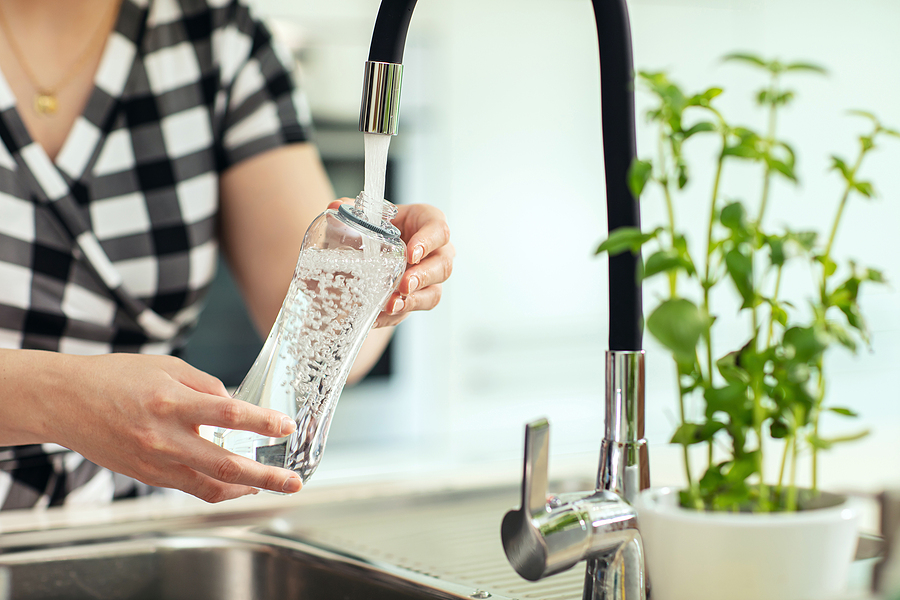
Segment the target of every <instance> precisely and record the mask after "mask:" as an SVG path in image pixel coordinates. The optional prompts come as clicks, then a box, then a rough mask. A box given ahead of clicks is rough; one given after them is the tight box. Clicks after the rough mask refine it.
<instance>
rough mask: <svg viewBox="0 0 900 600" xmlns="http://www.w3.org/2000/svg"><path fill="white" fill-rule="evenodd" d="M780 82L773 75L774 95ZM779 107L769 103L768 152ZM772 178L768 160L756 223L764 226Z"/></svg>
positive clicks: (773, 141) (772, 144)
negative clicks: (763, 221)
mask: <svg viewBox="0 0 900 600" xmlns="http://www.w3.org/2000/svg"><path fill="white" fill-rule="evenodd" d="M777 83H778V75H776V74H773V75H772V86H771V88H769V90H770V92H771V95H772V97H773V98H774V96H775V90H776V85H777ZM776 117H777V109H776V107H775V102H771V103H770V104H769V124H768V130H767V131H766V139H765V142H766V150H767V151H768V152H771V151H772V147H773V146H774V145H775V126H776V123H777V120H776ZM771 179H772V167H771V166H769V163H768V162H766V171H765V175H764V177H763V191H762V198H761V199H760V202H759V214H758V215H757V217H756V223H757V225H758V226H762V220H763V216H764V215H765V214H766V205H767V204H768V203H769V182H770V181H771Z"/></svg>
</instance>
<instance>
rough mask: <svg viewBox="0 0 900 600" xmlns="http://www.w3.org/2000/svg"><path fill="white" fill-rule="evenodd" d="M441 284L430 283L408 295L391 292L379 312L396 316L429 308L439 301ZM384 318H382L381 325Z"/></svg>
mask: <svg viewBox="0 0 900 600" xmlns="http://www.w3.org/2000/svg"><path fill="white" fill-rule="evenodd" d="M442 291H443V290H442V287H441V284H435V285H430V286H428V287H427V288H424V289H422V290H419V291H417V292H415V293H413V294H409V295H408V296H402V295H400V294H396V293H395V294H393V295H392V296H391V298H390V299H389V300H388V302H387V304H386V305H385V310H384V311H383V312H382V313H381V315H384V316H391V317H396V316H399V315H402V314H404V313H410V312H412V311H414V310H431V309H432V308H434V307H435V306H437V305H438V303H439V302H440V301H441V293H442ZM384 322H385V320H382V326H383V323H384Z"/></svg>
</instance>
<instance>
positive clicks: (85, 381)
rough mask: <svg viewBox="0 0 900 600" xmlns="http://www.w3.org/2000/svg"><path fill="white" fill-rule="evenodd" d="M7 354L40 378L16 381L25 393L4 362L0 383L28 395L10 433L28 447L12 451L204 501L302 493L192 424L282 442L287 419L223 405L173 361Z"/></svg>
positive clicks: (218, 388) (224, 397)
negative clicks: (83, 462) (69, 460)
mask: <svg viewBox="0 0 900 600" xmlns="http://www.w3.org/2000/svg"><path fill="white" fill-rule="evenodd" d="M14 353H15V355H16V357H15V358H16V359H21V360H25V361H26V362H28V363H29V364H27V365H22V366H24V367H25V368H24V373H25V374H30V375H31V376H32V377H35V376H36V377H40V379H31V378H30V377H26V378H24V381H26V382H30V385H29V383H25V386H28V388H27V389H26V388H25V386H23V385H22V382H23V379H22V378H15V379H18V382H17V381H14V380H11V379H10V378H9V376H10V375H11V374H12V373H11V372H10V370H9V367H11V366H12V367H14V365H11V364H10V362H9V361H6V362H5V366H6V367H7V369H5V370H4V372H3V373H0V379H2V380H3V383H6V384H12V385H13V386H15V385H16V383H19V387H20V388H21V389H20V392H21V393H22V394H26V395H31V396H32V398H31V402H30V403H29V404H30V405H29V404H25V403H21V404H19V408H20V409H21V408H22V407H27V408H25V409H24V410H25V411H27V412H28V413H29V414H30V415H32V418H31V419H30V421H29V422H28V423H19V426H20V428H19V431H20V432H22V431H30V432H31V436H32V439H30V440H22V439H19V440H16V441H15V442H14V443H35V442H40V443H43V442H54V443H58V444H60V445H62V446H65V447H67V448H69V449H71V450H75V451H76V452H79V453H80V454H82V455H83V456H84V457H85V458H87V459H88V460H90V461H92V462H95V463H97V464H99V465H101V466H103V467H106V468H109V469H112V470H113V471H116V472H119V473H122V474H124V475H128V476H130V477H134V478H135V479H138V480H140V481H143V482H144V483H147V484H149V485H152V486H158V487H170V488H177V489H180V490H183V491H185V492H188V493H189V494H193V495H194V496H197V497H199V498H202V499H203V500H206V501H207V502H219V501H221V500H226V499H229V498H235V497H238V496H243V495H245V494H249V493H255V491H256V490H255V488H262V489H267V490H273V491H277V492H296V491H298V490H299V489H300V487H301V482H300V478H299V477H298V476H297V475H296V474H295V473H293V472H292V471H289V470H286V469H278V468H275V467H267V466H264V465H261V464H259V463H257V462H255V461H253V460H250V459H247V458H243V457H241V456H238V455H236V454H232V453H230V452H228V451H226V450H224V449H222V448H220V447H219V446H217V445H215V444H214V443H212V442H210V441H208V440H205V439H203V438H201V437H200V435H199V433H198V432H199V426H200V425H212V426H218V427H227V428H229V429H241V430H247V431H253V432H256V433H259V434H262V435H267V436H272V437H281V436H284V435H288V434H289V433H291V432H293V431H294V429H295V424H294V422H293V420H291V419H290V418H288V417H287V416H285V415H284V414H282V413H280V412H277V411H274V410H268V409H264V408H260V407H258V406H253V405H251V404H249V403H247V402H243V401H241V400H235V399H233V398H231V397H230V396H229V395H228V393H227V392H226V391H225V387H224V386H223V385H222V383H221V382H220V381H219V380H218V379H216V378H215V377H213V376H211V375H207V374H206V373H203V372H202V371H199V370H197V369H195V368H193V367H191V366H190V365H188V364H187V363H185V362H183V361H181V360H180V359H177V358H174V357H171V356H146V355H136V354H108V355H103V356H72V355H64V354H55V353H49V352H27V351H14ZM7 356H9V355H7ZM4 358H6V356H4ZM10 358H12V357H10ZM13 360H15V359H13ZM20 373H23V371H20ZM8 389H9V388H7V390H8ZM0 412H5V411H0ZM35 417H36V418H35ZM0 429H2V428H0ZM2 441H3V439H2V436H0V442H2Z"/></svg>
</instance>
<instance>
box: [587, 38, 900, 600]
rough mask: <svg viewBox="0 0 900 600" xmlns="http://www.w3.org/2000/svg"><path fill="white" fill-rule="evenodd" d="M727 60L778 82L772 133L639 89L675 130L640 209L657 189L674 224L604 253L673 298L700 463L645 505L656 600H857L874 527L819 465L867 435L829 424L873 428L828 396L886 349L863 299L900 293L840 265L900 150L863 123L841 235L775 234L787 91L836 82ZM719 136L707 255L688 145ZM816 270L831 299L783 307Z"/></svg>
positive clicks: (672, 340) (701, 103)
mask: <svg viewBox="0 0 900 600" xmlns="http://www.w3.org/2000/svg"><path fill="white" fill-rule="evenodd" d="M726 60H727V61H729V62H735V63H742V64H743V65H749V66H751V67H754V68H756V69H758V70H761V71H762V72H763V73H765V74H766V80H767V82H766V84H765V85H764V86H763V87H762V89H760V90H759V92H758V93H757V95H756V100H757V102H758V104H759V106H760V107H761V109H762V110H763V112H764V116H765V119H764V121H765V123H766V126H765V128H764V130H762V131H756V130H754V129H751V128H750V127H745V126H737V125H735V124H733V123H732V122H730V121H729V120H728V119H727V118H726V116H725V115H724V114H723V112H722V111H721V110H719V108H718V103H719V96H720V95H721V94H722V93H723V92H722V89H720V88H710V89H707V90H705V91H702V92H700V93H696V94H688V93H686V92H684V91H682V89H681V88H680V87H679V86H678V85H676V84H675V83H673V82H672V81H671V80H670V79H669V77H668V76H667V75H666V74H665V73H649V72H642V73H639V74H638V80H639V82H640V83H641V84H643V86H644V87H646V89H647V90H648V91H649V92H650V93H651V94H652V95H653V97H654V101H655V105H654V107H653V108H652V109H651V110H650V111H648V118H649V121H650V122H651V123H653V124H655V125H656V126H658V128H659V138H658V139H659V144H658V149H657V156H655V157H654V158H653V159H652V160H637V161H635V163H634V164H633V165H632V168H631V171H630V175H629V179H630V181H629V183H630V185H631V188H632V192H633V194H634V196H635V197H636V198H637V197H640V196H641V195H642V194H643V193H644V192H645V191H649V190H650V189H653V188H655V189H656V190H657V191H658V192H659V195H660V196H661V198H662V200H663V202H664V203H665V209H666V214H667V217H668V222H667V223H666V224H665V225H662V226H660V227H658V228H656V229H654V230H652V231H640V230H637V229H629V228H622V229H619V230H616V231H615V232H614V233H613V234H612V235H610V237H609V238H608V239H607V240H605V241H604V242H603V243H602V244H601V245H600V246H599V248H598V249H597V253H598V254H599V253H603V252H608V253H610V254H611V255H615V254H618V253H621V252H626V251H632V252H638V251H641V252H642V253H643V254H644V256H645V257H646V259H645V261H644V263H643V267H642V273H640V277H642V278H643V279H644V280H648V279H651V278H653V279H656V278H663V280H664V281H665V282H666V283H667V288H666V289H667V294H666V296H665V297H663V298H662V299H661V300H660V301H659V302H658V303H657V304H656V306H654V307H653V308H652V310H651V311H650V312H649V315H648V316H647V318H646V328H647V330H648V331H649V332H650V334H651V335H652V336H653V337H654V338H655V339H656V340H657V341H659V342H660V344H661V345H662V346H664V347H665V348H666V349H667V350H668V351H669V352H670V353H671V355H672V358H673V359H674V363H675V369H673V374H675V375H676V377H677V381H676V382H677V386H678V398H679V407H678V408H679V419H680V422H679V425H678V427H677V429H676V431H675V433H674V435H673V437H672V440H671V441H672V443H675V444H679V445H681V446H682V447H683V450H684V469H685V477H686V482H687V484H686V487H685V488H684V489H681V490H673V489H662V490H659V489H656V490H647V491H646V492H644V494H643V495H642V497H641V500H640V503H639V507H638V510H639V518H640V522H641V530H642V536H643V539H644V544H645V549H646V554H647V563H648V570H649V573H650V578H651V582H652V586H653V598H654V600H671V599H680V598H685V599H690V600H704V599H707V598H709V599H712V598H715V599H716V600H722V599H723V598H727V599H729V600H740V599H743V598H755V599H756V598H759V599H762V598H765V599H766V600H778V599H783V600H800V599H803V598H810V599H812V598H815V599H817V600H823V599H826V598H831V597H835V595H838V594H840V592H841V591H842V589H843V587H844V585H845V580H846V575H847V571H848V568H849V565H850V562H851V560H852V557H853V553H854V550H855V546H856V540H857V523H856V522H857V517H858V511H857V509H856V508H855V507H854V505H853V503H852V501H851V500H850V499H847V498H844V497H840V496H835V495H829V494H826V493H824V492H821V491H820V490H819V485H818V470H819V454H820V452H822V451H824V450H827V449H828V448H830V447H831V446H833V445H835V444H838V443H841V442H845V441H850V440H852V439H857V438H859V437H862V436H863V435H865V433H866V432H859V433H855V434H853V435H848V436H842V437H835V438H827V437H826V436H824V435H823V434H822V431H821V430H820V427H819V424H820V418H821V416H822V415H823V414H824V413H826V412H831V413H834V414H837V415H842V416H845V417H853V416H855V413H854V412H853V410H852V409H851V408H848V407H844V406H835V405H832V404H831V403H830V399H829V398H827V396H826V389H827V382H828V377H827V371H826V369H825V366H826V365H825V361H824V356H825V354H826V352H828V351H829V349H831V348H833V347H835V346H842V347H844V348H847V349H850V350H852V351H855V350H856V348H857V346H858V345H859V344H861V343H863V344H864V343H866V342H867V341H868V332H867V329H866V324H865V321H864V319H863V317H862V315H861V312H860V307H859V302H858V299H859V292H860V289H861V287H863V286H864V285H868V284H870V283H882V282H883V277H882V274H881V273H880V272H879V271H877V270H874V269H869V268H863V267H861V266H859V265H857V264H855V263H853V262H851V261H846V262H845V263H842V262H841V261H839V260H838V258H837V257H835V256H834V255H833V252H832V249H833V244H834V240H835V237H836V236H837V234H838V232H839V230H840V227H839V226H840V223H841V220H842V217H843V215H844V211H845V209H846V207H847V205H848V203H849V202H851V201H852V200H854V199H855V197H859V196H861V197H865V198H870V197H872V196H873V195H874V193H875V192H874V188H873V185H872V184H871V183H870V182H869V181H866V180H864V179H862V177H861V166H862V165H863V163H864V160H865V158H866V157H867V156H868V155H869V154H870V153H871V152H872V151H873V150H875V148H876V145H877V144H878V143H879V142H881V141H882V140H883V139H886V138H889V137H900V134H898V132H897V131H895V130H892V129H889V128H887V127H885V126H883V125H882V124H881V123H880V122H879V120H878V119H877V118H876V117H875V116H874V115H872V114H870V113H865V112H861V111H854V112H853V113H852V114H853V115H854V116H855V117H857V118H860V119H862V120H864V121H867V125H868V129H867V131H866V133H865V134H863V135H861V136H860V137H859V146H858V148H857V152H856V155H855V156H854V157H853V158H852V159H845V158H841V157H839V156H833V157H832V168H833V171H834V172H835V173H836V174H837V177H836V178H837V179H838V180H839V181H840V188H841V189H840V192H839V194H838V198H837V204H836V205H835V206H834V207H833V208H831V209H830V210H833V211H834V213H835V214H834V218H833V221H832V225H831V228H830V230H829V231H827V232H825V233H824V235H821V234H820V233H819V232H817V231H809V230H802V229H798V230H793V229H776V228H774V227H771V226H770V224H769V223H770V221H771V219H770V220H768V221H767V220H766V215H767V212H768V211H769V210H770V208H771V205H772V203H773V199H772V198H770V195H771V194H770V193H771V190H772V186H771V183H772V181H773V180H774V179H775V178H782V179H785V180H787V181H790V182H793V183H796V182H797V175H796V172H795V165H796V160H797V159H796V155H795V152H794V150H793V149H792V148H791V146H790V145H788V144H787V143H785V142H783V141H781V140H779V138H778V137H777V124H778V117H779V113H780V111H781V110H782V109H783V108H784V107H785V106H787V105H788V104H790V103H791V102H793V100H794V93H793V92H792V91H791V90H790V89H787V88H786V87H784V83H783V81H784V80H785V79H788V78H789V77H791V76H793V75H794V74H795V73H813V74H821V73H824V70H823V69H822V68H820V67H818V66H815V65H812V64H808V63H783V62H780V61H777V60H771V61H769V60H763V59H761V58H759V57H756V56H751V55H747V54H734V55H730V56H728V57H726ZM702 137H705V138H707V140H708V141H710V142H714V143H715V144H716V148H717V151H716V155H715V164H714V173H715V175H714V178H713V181H712V182H711V190H710V192H709V195H708V198H709V200H708V202H707V203H706V204H705V205H701V204H700V203H698V202H697V200H696V199H695V198H693V197H692V198H690V199H685V200H686V202H687V204H686V205H685V206H686V207H687V208H688V209H689V210H690V211H692V212H691V215H692V216H694V217H696V216H697V215H702V217H700V218H703V219H704V224H706V227H705V230H706V235H705V240H698V241H694V240H689V239H688V236H687V235H686V234H685V233H684V230H683V229H682V228H679V221H678V220H676V217H677V216H678V214H677V213H678V209H679V208H681V209H683V208H685V206H678V207H676V200H680V198H679V196H680V195H681V194H680V192H684V191H685V188H687V187H688V183H689V181H690V175H691V170H690V168H689V161H688V159H687V158H686V156H685V153H684V149H685V146H686V145H687V144H689V143H692V142H693V140H695V139H700V138H702ZM710 138H711V140H710ZM737 162H743V163H750V164H751V165H755V167H753V168H756V169H758V173H759V174H760V176H761V178H762V180H761V184H762V185H761V187H760V190H761V192H760V194H761V196H760V198H759V199H758V200H757V201H754V202H746V201H744V200H740V199H731V198H727V197H725V195H724V193H723V191H722V190H723V182H724V181H725V179H726V178H727V177H728V175H729V170H730V169H731V168H732V165H733V164H735V163H737ZM695 188H696V186H692V191H693V190H694V189H695ZM823 210H824V207H823ZM682 216H683V215H682ZM698 250H700V251H703V255H702V256H700V257H699V260H698V256H697V254H698ZM801 266H803V267H805V268H806V269H807V271H808V272H810V273H811V274H812V281H814V282H815V284H814V285H813V286H811V288H810V289H809V292H808V295H807V297H806V298H803V299H802V301H797V300H796V299H787V298H784V297H782V295H781V294H780V291H781V289H782V285H781V284H782V280H783V277H785V276H786V272H787V270H788V269H791V270H792V269H796V268H798V267H801ZM723 288H731V289H732V290H733V291H734V292H735V293H734V294H733V297H734V298H735V299H736V301H735V302H734V305H733V306H732V305H731V304H730V303H729V302H728V301H727V299H726V300H725V301H722V300H721V299H722V298H723V296H722V294H721V293H720V290H722V289H723ZM713 292H716V293H715V294H714V293H713ZM717 302H718V305H716V303H717ZM735 320H737V322H739V323H744V324H746V334H745V336H744V337H743V339H742V340H741V342H740V344H739V345H738V346H737V347H724V343H723V342H721V341H720V339H719V337H717V332H718V331H719V328H720V327H722V326H723V324H724V323H727V322H729V321H731V322H732V323H734V322H735ZM698 447H699V448H703V451H702V452H701V453H699V456H698V452H697V450H696V449H697V448H698ZM770 453H778V456H779V460H778V461H777V464H778V465H780V468H778V469H771V468H770V469H769V470H768V471H767V470H766V464H767V461H766V456H767V455H769V454H770ZM802 453H810V454H811V462H810V464H811V470H812V472H811V475H810V480H811V486H810V487H809V488H807V489H801V488H800V486H799V485H798V483H797V482H798V473H797V471H798V457H799V456H800V455H801V454H802ZM698 458H702V460H701V461H700V462H701V463H702V464H699V465H698V464H696V463H697V462H698V461H697V459H698ZM692 461H693V462H692ZM768 462H770V463H771V462H772V461H768Z"/></svg>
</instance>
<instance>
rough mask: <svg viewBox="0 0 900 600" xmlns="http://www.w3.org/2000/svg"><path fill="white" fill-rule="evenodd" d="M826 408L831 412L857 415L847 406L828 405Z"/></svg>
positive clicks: (848, 415) (847, 415)
mask: <svg viewBox="0 0 900 600" xmlns="http://www.w3.org/2000/svg"><path fill="white" fill-rule="evenodd" d="M826 410H828V411H831V412H833V413H836V414H839V415H843V416H845V417H858V416H859V415H858V414H857V413H856V412H854V411H852V410H850V409H849V408H842V407H840V406H829V407H828V408H827V409H826Z"/></svg>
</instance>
